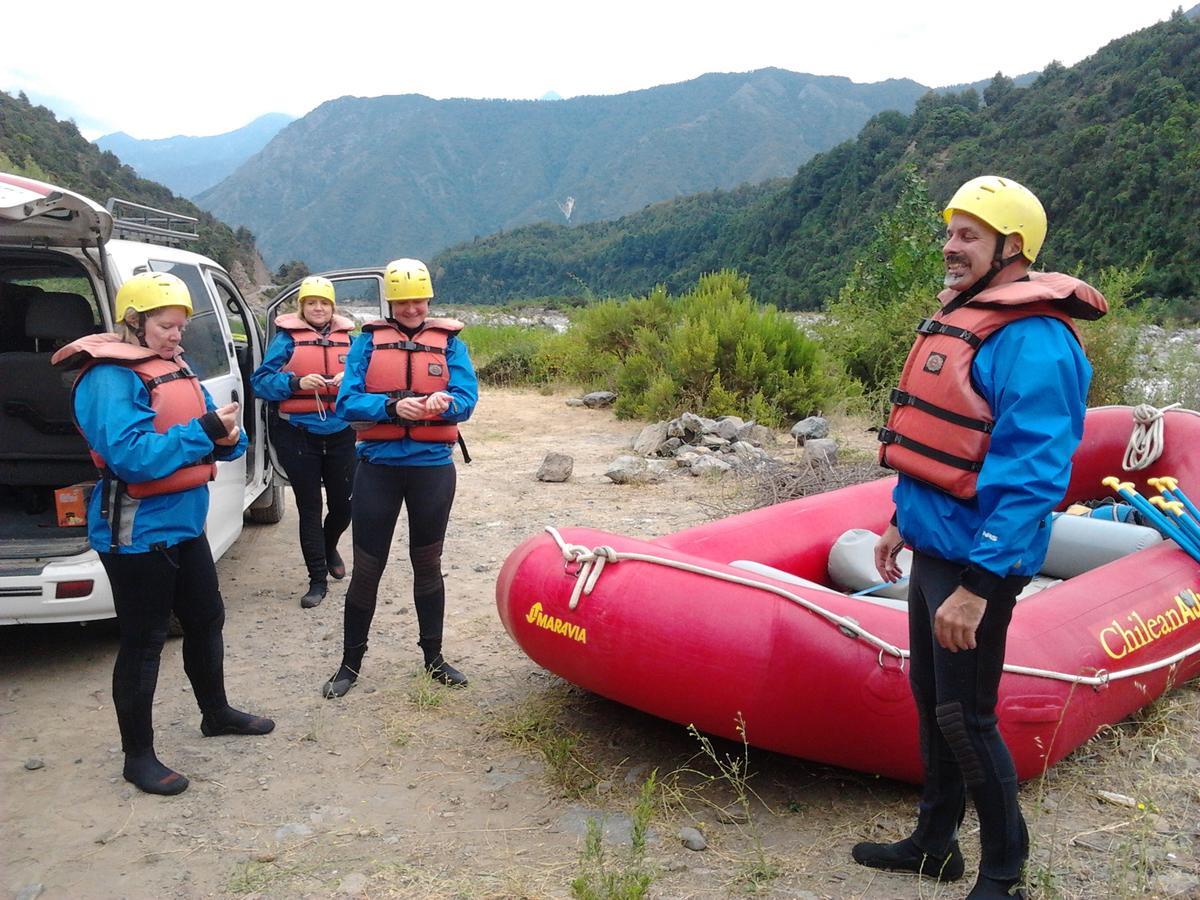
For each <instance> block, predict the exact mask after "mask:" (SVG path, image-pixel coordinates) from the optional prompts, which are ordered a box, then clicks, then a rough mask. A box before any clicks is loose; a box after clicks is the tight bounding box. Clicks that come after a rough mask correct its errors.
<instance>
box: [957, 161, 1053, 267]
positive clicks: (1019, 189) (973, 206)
mask: <svg viewBox="0 0 1200 900" xmlns="http://www.w3.org/2000/svg"><path fill="white" fill-rule="evenodd" d="M956 210H957V211H959V212H965V213H968V214H969V215H972V216H975V218H977V219H981V220H983V221H984V222H986V223H987V224H988V225H991V226H992V227H993V228H995V229H996V230H997V231H998V232H1000V233H1001V234H1019V235H1020V236H1021V253H1022V255H1023V256H1024V257H1025V258H1026V259H1027V260H1029V261H1030V262H1033V261H1034V260H1035V259H1037V255H1038V251H1040V250H1041V249H1042V244H1043V243H1044V242H1045V240H1046V210H1044V209H1043V208H1042V204H1041V201H1040V200H1038V198H1037V197H1036V196H1035V195H1034V193H1033V191H1031V190H1029V188H1027V187H1025V186H1023V185H1020V184H1017V183H1016V182H1015V181H1013V180H1012V179H1011V178H1000V177H998V176H996V175H983V176H980V177H979V178H972V179H971V180H970V181H968V182H967V183H966V184H964V185H963V186H962V187H960V188H959V189H958V190H957V191H955V192H954V196H953V197H951V198H950V202H949V203H947V204H946V209H945V210H944V211H943V212H942V218H944V219H945V220H946V221H947V222H949V221H950V216H952V215H953V214H954V212H955V211H956Z"/></svg>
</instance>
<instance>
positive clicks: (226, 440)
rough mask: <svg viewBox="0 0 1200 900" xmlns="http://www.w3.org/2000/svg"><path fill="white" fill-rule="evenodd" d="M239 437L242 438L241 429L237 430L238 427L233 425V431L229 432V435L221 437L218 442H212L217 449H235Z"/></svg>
mask: <svg viewBox="0 0 1200 900" xmlns="http://www.w3.org/2000/svg"><path fill="white" fill-rule="evenodd" d="M241 437H242V429H240V428H238V426H236V425H234V426H233V430H232V431H230V432H229V434H227V435H225V437H223V438H219V439H218V440H215V441H213V443H214V444H216V445H217V446H218V447H236V446H237V442H238V441H239V440H241Z"/></svg>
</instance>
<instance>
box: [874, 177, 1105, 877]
mask: <svg viewBox="0 0 1200 900" xmlns="http://www.w3.org/2000/svg"><path fill="white" fill-rule="evenodd" d="M943 215H944V217H945V220H946V226H947V232H946V233H947V238H946V243H945V245H944V246H943V248H942V254H943V258H944V261H945V267H946V275H945V281H944V283H945V287H946V290H944V291H943V292H942V293H941V294H939V296H938V299H939V301H940V302H941V309H939V311H938V312H937V313H936V314H935V315H934V316H932V317H931V318H929V319H926V320H924V321H923V322H921V324H920V325H919V326H918V328H917V332H918V337H917V340H916V342H915V343H914V344H913V348H912V350H911V351H909V356H908V359H907V361H906V362H905V365H904V370H903V373H902V374H901V376H900V385H899V387H898V388H897V389H896V390H894V391H893V392H892V403H893V407H892V412H891V415H890V416H889V418H888V423H887V427H886V428H884V429H883V430H881V431H880V434H879V439H880V441H881V442H882V447H881V450H880V461H881V463H882V464H883V465H885V466H887V467H889V468H893V469H896V470H897V471H898V472H899V473H900V474H899V479H898V481H897V485H896V489H895V491H894V493H893V499H894V500H895V503H896V515H895V516H894V517H893V519H892V524H891V526H890V527H889V528H888V529H887V531H886V532H885V533H884V534H883V536H882V537H881V538H880V539H879V542H878V544H877V545H876V548H875V564H876V566H877V568H878V569H879V573H880V575H881V576H882V577H883V578H884V579H886V580H888V581H896V580H898V579H899V577H900V575H901V572H900V569H899V566H898V565H897V562H896V556H897V554H898V553H899V551H900V549H901V548H902V547H903V546H904V545H905V544H908V545H910V546H911V547H912V548H913V566H912V572H911V575H910V583H909V598H908V599H909V644H910V649H911V654H912V655H911V663H910V668H909V680H910V682H911V685H912V690H913V696H914V699H915V700H916V706H917V714H918V723H919V731H920V741H921V750H922V758H923V761H924V764H925V784H924V787H923V790H922V794H921V801H920V805H919V807H918V818H917V826H916V829H915V830H914V831H913V833H912V834H911V835H910V836H909V837H907V838H905V839H904V840H901V841H898V842H896V843H892V844H878V843H861V844H858V845H856V846H855V847H854V851H853V856H854V859H855V860H856V861H857V862H859V863H861V864H862V865H865V866H870V867H872V868H879V869H890V870H894V871H903V872H915V873H918V874H921V875H926V876H929V877H932V878H936V879H938V880H940V881H953V880H955V879H958V878H961V877H962V875H963V868H964V867H963V858H962V854H961V852H960V851H959V847H958V839H957V838H958V828H959V825H960V823H961V822H962V818H963V814H964V812H965V810H966V799H967V795H968V794H970V796H971V799H972V801H973V802H974V804H975V808H976V811H977V812H978V815H979V840H980V846H981V852H980V863H979V876H978V879H977V881H976V883H975V886H974V887H973V888H972V890H971V892H970V893H969V894H968V895H967V896H968V897H969V898H970V900H983V898H989V897H997V898H998V897H1010V896H1014V893H1013V892H1014V891H1016V894H1015V895H1016V896H1024V892H1023V891H1021V890H1020V888H1019V887H1018V885H1019V884H1020V880H1021V873H1022V869H1023V867H1024V863H1025V859H1026V857H1027V855H1028V849H1029V837H1028V832H1027V831H1026V828H1025V822H1024V820H1023V819H1022V817H1021V810H1020V807H1019V805H1018V802H1017V776H1016V772H1015V770H1014V767H1013V763H1012V758H1011V756H1010V755H1009V753H1008V748H1007V747H1005V745H1004V741H1003V739H1002V738H1001V736H1000V732H999V729H998V728H997V720H996V698H997V691H998V689H999V684H1000V676H1001V673H1002V670H1003V665H1004V647H1005V639H1006V635H1007V630H1008V623H1009V621H1010V619H1011V617H1012V611H1013V606H1014V604H1015V602H1016V597H1017V595H1018V594H1019V593H1020V592H1021V590H1022V589H1023V588H1024V587H1025V585H1026V584H1028V582H1029V580H1030V577H1031V576H1033V575H1035V574H1036V573H1037V571H1038V568H1039V567H1040V566H1041V563H1042V560H1043V559H1044V558H1045V555H1046V547H1047V543H1048V541H1049V536H1050V527H1049V525H1050V521H1049V518H1050V513H1051V511H1052V510H1053V509H1054V507H1055V506H1057V505H1058V503H1059V502H1060V501H1061V500H1062V498H1063V495H1064V494H1065V492H1066V489H1067V484H1068V482H1069V480H1070V475H1071V455H1072V453H1074V451H1075V448H1076V447H1077V446H1078V444H1079V441H1080V439H1081V438H1082V435H1083V417H1084V412H1085V410H1086V399H1087V390H1088V385H1089V383H1090V381H1091V374H1092V372H1091V366H1090V365H1089V364H1088V361H1087V358H1086V357H1085V356H1084V353H1083V349H1082V347H1081V345H1080V341H1079V335H1078V333H1077V332H1076V330H1075V326H1074V324H1073V319H1076V318H1082V319H1096V318H1099V317H1100V316H1102V315H1104V313H1105V312H1106V311H1107V305H1106V304H1105V301H1104V298H1103V297H1102V296H1101V295H1100V293H1099V292H1098V291H1096V290H1095V289H1094V288H1092V287H1090V286H1089V285H1087V284H1085V283H1084V282H1082V281H1079V280H1078V279H1075V278H1072V277H1070V276H1067V275H1060V274H1056V273H1034V272H1031V271H1030V267H1031V265H1032V264H1033V262H1034V260H1036V259H1037V255H1038V251H1039V250H1040V249H1041V246H1042V242H1043V241H1044V240H1045V237H1046V214H1045V211H1044V210H1043V209H1042V204H1041V203H1040V202H1039V201H1038V199H1037V197H1036V196H1034V194H1033V193H1032V192H1030V191H1029V190H1028V189H1026V188H1025V187H1023V186H1021V185H1020V184H1017V183H1016V182H1015V181H1012V180H1010V179H1007V178H999V177H996V176H993V175H987V176H983V177H981V178H974V179H972V180H971V181H968V182H967V183H966V184H964V185H963V186H962V187H961V188H959V189H958V191H957V192H956V193H955V194H954V196H953V198H951V200H950V202H949V203H948V204H947V205H946V209H945V212H944V214H943Z"/></svg>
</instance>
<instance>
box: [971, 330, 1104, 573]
mask: <svg viewBox="0 0 1200 900" xmlns="http://www.w3.org/2000/svg"><path fill="white" fill-rule="evenodd" d="M1091 375H1092V370H1091V366H1090V364H1089V363H1088V361H1087V358H1086V357H1085V356H1084V354H1083V349H1082V348H1081V347H1080V346H1079V343H1078V341H1076V340H1075V338H1074V337H1073V336H1072V335H1071V334H1070V332H1069V331H1068V330H1067V328H1066V326H1064V325H1063V324H1062V323H1061V322H1057V321H1055V320H1053V319H1049V318H1045V317H1035V318H1030V319H1022V320H1020V321H1017V322H1014V323H1012V324H1011V325H1008V326H1007V327H1005V328H1002V329H1001V330H1000V331H999V332H997V333H996V335H995V336H994V337H992V338H991V339H990V340H988V341H987V342H986V343H984V345H983V347H981V348H980V351H979V354H978V355H977V356H976V358H975V365H974V368H973V369H972V376H973V379H974V381H975V384H976V385H977V386H978V387H979V390H980V391H981V393H982V394H983V396H984V399H986V400H987V401H988V403H989V404H990V406H991V408H992V412H993V415H994V417H995V425H994V427H993V430H992V439H991V445H990V447H989V449H988V454H987V456H986V458H985V459H984V463H983V469H982V470H981V471H980V473H979V480H978V483H977V490H978V495H977V501H978V504H979V513H980V521H981V525H980V528H979V531H978V532H977V533H976V534H975V539H974V544H973V546H972V548H971V552H970V562H971V563H972V564H973V565H974V566H977V567H979V568H982V569H985V570H986V571H987V572H989V573H991V574H993V575H996V576H1003V575H1005V574H1007V573H1008V572H1009V571H1010V569H1012V568H1013V567H1014V566H1017V567H1018V571H1019V570H1020V567H1019V566H1018V564H1019V563H1020V562H1021V561H1022V556H1023V554H1025V553H1026V551H1027V550H1028V549H1029V548H1030V547H1032V546H1033V545H1034V544H1035V542H1036V541H1037V539H1038V537H1039V535H1038V531H1039V529H1040V528H1042V527H1044V524H1043V523H1044V522H1045V520H1046V517H1047V516H1048V515H1049V514H1050V512H1051V510H1053V509H1054V507H1055V506H1057V505H1058V504H1059V503H1060V502H1061V501H1062V498H1063V495H1064V494H1065V493H1066V489H1067V485H1068V483H1069V482H1070V478H1071V456H1072V454H1073V453H1074V452H1075V449H1076V447H1078V446H1079V442H1080V440H1081V439H1082V437H1083V418H1084V413H1085V412H1086V410H1087V391H1088V385H1089V384H1090V382H1091ZM1031 574H1032V573H1031Z"/></svg>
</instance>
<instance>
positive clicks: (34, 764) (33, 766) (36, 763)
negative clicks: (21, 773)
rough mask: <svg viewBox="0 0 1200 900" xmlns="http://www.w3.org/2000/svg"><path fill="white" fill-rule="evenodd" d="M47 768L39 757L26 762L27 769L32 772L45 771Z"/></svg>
mask: <svg viewBox="0 0 1200 900" xmlns="http://www.w3.org/2000/svg"><path fill="white" fill-rule="evenodd" d="M45 767H46V764H45V763H44V762H42V760H41V759H40V758H39V757H36V756H31V757H30V758H29V759H27V760H25V768H26V769H28V770H29V771H30V772H36V771H37V770H38V769H43V768H45Z"/></svg>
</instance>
